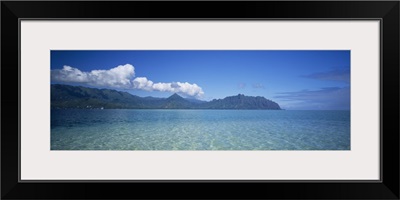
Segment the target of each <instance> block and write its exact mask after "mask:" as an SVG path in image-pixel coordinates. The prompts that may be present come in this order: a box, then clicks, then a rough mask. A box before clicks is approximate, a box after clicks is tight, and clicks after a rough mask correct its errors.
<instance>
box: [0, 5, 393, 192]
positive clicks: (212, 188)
mask: <svg viewBox="0 0 400 200" xmlns="http://www.w3.org/2000/svg"><path fill="white" fill-rule="evenodd" d="M399 8H400V3H399V2H398V1H352V2H346V1H281V2H277V1H252V2H244V1H219V2H212V1H201V2H189V1H175V2H167V1H159V2H156V1H147V2H144V1H116V2H111V1H86V2H80V1H69V2H67V1H60V2H52V1H2V2H1V50H2V51H1V85H2V86H1V97H2V98H1V198H2V199H183V198H184V199H205V198H207V199H210V198H213V199H222V198H224V199H254V198H257V199H399V197H400V196H399V91H400V90H399V24H400V23H399ZM21 18H24V19H50V18H52V19H115V18H118V19H132V18H135V19H162V18H168V19H192V20H195V19H206V20H212V19H316V20H318V19H338V20H347V19H379V20H381V22H382V23H381V42H382V44H381V62H382V63H381V80H382V84H381V86H380V87H381V119H380V120H381V121H380V122H381V136H382V137H381V159H380V160H381V175H382V177H381V181H374V182H369V181H357V182H351V181H349V182H346V181H339V182H319V181H297V182H290V181H272V182H270V181H142V182H129V181H126V182H95V181H93V182H74V181H71V182H67V181H64V182H61V181H60V182H19V181H18V180H19V164H18V163H19V148H20V146H19V138H18V133H19V131H20V127H19V114H20V110H21V107H20V103H19V102H20V98H21V96H20V91H19V81H20V80H18V78H17V77H18V74H19V69H18V68H19V62H20V61H19V45H20V44H19V19H21ZM17 80H18V82H17ZM148 191H154V192H150V193H149V192H148ZM161 191H162V192H161Z"/></svg>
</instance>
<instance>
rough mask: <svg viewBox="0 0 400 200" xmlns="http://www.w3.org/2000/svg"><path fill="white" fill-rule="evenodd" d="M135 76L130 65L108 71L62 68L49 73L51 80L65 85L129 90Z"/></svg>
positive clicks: (133, 69)
mask: <svg viewBox="0 0 400 200" xmlns="http://www.w3.org/2000/svg"><path fill="white" fill-rule="evenodd" d="M134 76H135V68H134V67H133V66H132V65H130V64H126V65H119V66H118V67H115V68H112V69H109V70H92V71H90V72H82V71H81V70H79V69H77V68H73V67H70V66H64V67H63V68H62V69H56V70H52V71H51V80H52V81H59V82H67V83H85V84H88V85H91V86H105V87H112V88H129V87H131V79H132V78H133V77H134Z"/></svg>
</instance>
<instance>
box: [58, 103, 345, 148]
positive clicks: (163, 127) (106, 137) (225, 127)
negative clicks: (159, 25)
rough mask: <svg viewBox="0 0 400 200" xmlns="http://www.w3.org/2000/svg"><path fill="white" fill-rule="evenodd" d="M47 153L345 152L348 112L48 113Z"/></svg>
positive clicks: (127, 111) (182, 111)
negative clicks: (171, 151)
mask: <svg viewBox="0 0 400 200" xmlns="http://www.w3.org/2000/svg"><path fill="white" fill-rule="evenodd" d="M51 149H52V150H350V111H288V110H123V109H116V110H78V109H77V110H52V111H51Z"/></svg>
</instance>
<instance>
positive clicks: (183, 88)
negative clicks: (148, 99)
mask: <svg viewBox="0 0 400 200" xmlns="http://www.w3.org/2000/svg"><path fill="white" fill-rule="evenodd" d="M132 83H133V88H135V89H141V90H147V91H160V92H173V93H180V94H183V95H187V96H194V97H201V96H202V95H203V94H204V92H203V89H201V87H199V86H198V85H197V84H195V83H194V84H190V83H188V82H185V83H181V82H172V83H153V81H150V80H148V79H147V78H146V77H137V78H135V79H134V80H133V81H132Z"/></svg>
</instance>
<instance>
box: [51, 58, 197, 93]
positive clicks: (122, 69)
mask: <svg viewBox="0 0 400 200" xmlns="http://www.w3.org/2000/svg"><path fill="white" fill-rule="evenodd" d="M134 77H135V68H134V67H133V66H132V65H130V64H126V65H120V66H118V67H115V68H112V69H109V70H92V71H90V72H82V71H81V70H79V69H77V68H73V67H70V66H64V67H63V69H56V70H51V79H52V81H56V82H66V83H83V84H87V85H91V86H97V87H99V86H100V87H110V88H120V89H138V90H146V91H160V92H173V93H180V94H182V95H185V96H192V97H197V98H198V97H201V96H203V94H204V92H203V89H202V88H201V87H199V86H198V85H197V84H195V83H194V84H191V83H188V82H184V83H181V82H172V83H160V82H159V83H154V82H153V81H151V80H148V79H147V78H146V77H136V78H134ZM133 78H134V79H133ZM132 79H133V80H132Z"/></svg>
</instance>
